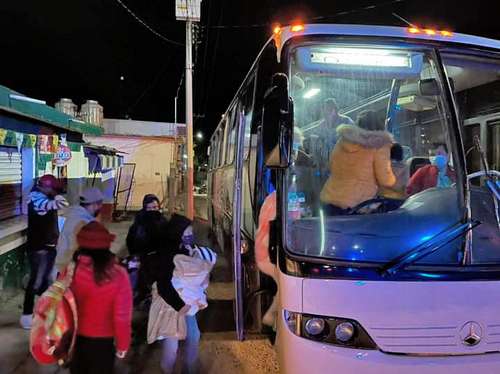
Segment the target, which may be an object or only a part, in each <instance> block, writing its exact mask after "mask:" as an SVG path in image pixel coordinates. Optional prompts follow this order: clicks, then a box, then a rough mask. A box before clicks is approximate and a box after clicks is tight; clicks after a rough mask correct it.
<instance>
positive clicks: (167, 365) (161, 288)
mask: <svg viewBox="0 0 500 374" xmlns="http://www.w3.org/2000/svg"><path fill="white" fill-rule="evenodd" d="M193 246H194V236H193V226H192V221H191V220H190V219H188V218H186V217H184V216H182V215H179V214H173V215H172V217H171V218H170V221H169V223H168V233H167V242H166V248H165V250H163V251H160V252H159V253H158V262H157V263H158V267H157V268H156V272H155V277H154V280H155V282H156V286H157V289H158V294H159V295H160V296H161V297H162V299H163V300H164V301H165V302H166V303H167V304H168V305H170V306H171V307H172V308H174V309H175V310H176V311H177V312H179V313H180V314H181V315H185V314H187V313H188V312H189V309H190V306H189V305H186V304H185V303H184V301H183V300H182V298H181V297H180V295H179V294H178V293H177V291H176V289H175V288H174V286H173V285H172V276H173V272H174V269H175V264H174V257H175V256H176V255H178V254H184V255H191V254H190V251H189V248H192V247H193ZM186 327H187V334H186V339H185V340H184V355H183V358H184V362H183V365H184V369H186V372H188V373H195V372H196V370H197V368H196V366H197V360H198V345H199V341H200V330H199V328H198V322H197V321H196V315H194V316H190V315H186ZM178 348H179V341H178V340H177V339H173V338H166V339H164V340H163V341H162V351H163V352H162V359H161V367H162V369H163V372H164V373H171V372H172V370H173V368H174V366H175V362H176V360H177V352H178Z"/></svg>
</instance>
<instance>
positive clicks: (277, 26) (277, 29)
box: [273, 25, 281, 34]
mask: <svg viewBox="0 0 500 374" xmlns="http://www.w3.org/2000/svg"><path fill="white" fill-rule="evenodd" d="M280 32H281V26H280V25H276V26H274V27H273V33H274V34H279V33H280Z"/></svg>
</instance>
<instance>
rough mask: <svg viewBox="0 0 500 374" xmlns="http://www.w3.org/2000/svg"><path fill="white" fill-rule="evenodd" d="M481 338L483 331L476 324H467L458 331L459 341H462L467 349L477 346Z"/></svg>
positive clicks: (471, 322)
mask: <svg viewBox="0 0 500 374" xmlns="http://www.w3.org/2000/svg"><path fill="white" fill-rule="evenodd" d="M482 337H483V329H482V328H481V325H480V324H479V323H477V322H473V321H470V322H467V323H466V324H465V325H464V326H463V327H462V329H461V330H460V339H462V343H463V344H465V345H467V346H469V347H473V346H475V345H478V344H479V343H480V342H481V338H482Z"/></svg>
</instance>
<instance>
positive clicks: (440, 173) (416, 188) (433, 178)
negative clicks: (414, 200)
mask: <svg viewBox="0 0 500 374" xmlns="http://www.w3.org/2000/svg"><path fill="white" fill-rule="evenodd" d="M433 153H434V157H431V164H430V165H426V166H423V167H421V168H420V169H418V170H417V171H416V172H415V174H413V175H412V177H411V178H410V181H409V182H408V186H407V187H406V192H407V193H408V195H414V194H416V193H419V192H421V191H424V190H427V189H429V188H433V187H438V188H447V187H450V186H451V185H452V184H453V183H455V182H456V175H455V172H454V170H453V169H452V168H451V166H450V165H449V160H450V155H449V153H448V146H447V145H446V144H445V143H437V144H434V147H433Z"/></svg>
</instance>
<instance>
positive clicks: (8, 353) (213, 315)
mask: <svg viewBox="0 0 500 374" xmlns="http://www.w3.org/2000/svg"><path fill="white" fill-rule="evenodd" d="M130 224H131V222H120V223H113V224H111V225H109V228H110V230H111V231H113V232H114V233H115V234H117V241H116V243H115V244H114V246H113V251H114V252H115V253H117V254H119V255H124V254H126V248H125V237H126V233H127V230H128V227H129V226H130ZM194 234H195V237H196V238H197V239H198V240H197V241H198V242H199V244H200V245H206V246H211V243H210V240H209V239H208V227H207V225H206V222H205V221H202V220H197V221H196V222H195V227H194ZM219 259H220V261H218V263H217V265H216V268H215V269H214V280H215V282H212V283H211V284H210V287H209V289H208V298H209V306H208V308H207V309H205V310H204V311H201V312H200V313H199V314H198V321H199V325H200V330H201V331H202V340H201V343H200V373H202V374H205V373H206V374H239V373H243V374H247V373H248V374H260V373H262V374H267V373H277V372H278V365H277V361H276V354H275V351H274V349H273V347H272V346H271V344H270V343H269V341H268V340H267V339H266V337H264V336H260V335H258V336H250V337H248V338H247V340H246V341H244V342H238V341H236V340H235V334H234V331H233V330H234V319H233V305H232V299H233V284H232V282H224V281H221V280H223V279H227V276H224V275H225V273H227V272H230V264H228V263H227V261H226V260H225V259H224V258H223V256H219ZM22 301H23V294H22V293H21V292H20V293H19V294H18V295H17V296H15V297H14V298H12V299H11V300H9V301H8V302H7V303H5V304H3V305H0V374H11V373H12V374H38V373H40V374H45V373H61V374H63V373H69V371H68V370H64V369H62V368H59V367H57V366H44V367H42V366H40V365H38V364H37V363H36V362H35V361H34V360H33V358H32V357H31V355H30V353H29V346H28V345H29V331H24V330H22V329H21V328H20V327H19V324H18V320H19V316H20V314H21V305H22ZM146 323H147V316H146V315H144V314H141V313H135V315H134V327H135V334H136V336H137V334H139V335H141V334H140V332H139V331H138V330H141V329H144V328H145V325H146ZM160 353H161V352H160V347H159V345H158V344H153V345H147V344H146V342H145V341H144V340H142V339H141V338H137V337H136V338H135V344H134V346H133V348H132V349H131V351H130V352H129V355H128V357H127V360H126V361H125V362H121V363H120V365H117V368H116V372H117V373H124V374H125V373H126V374H128V373H144V374H155V373H158V374H160V373H161V369H160V365H159V362H160Z"/></svg>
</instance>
